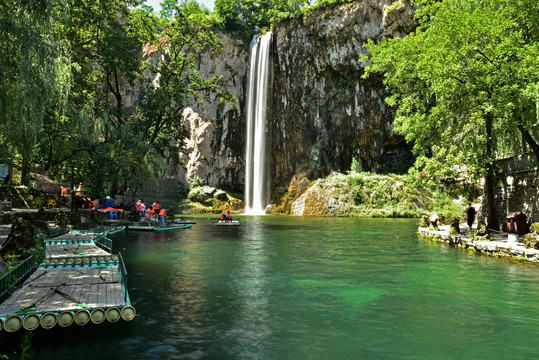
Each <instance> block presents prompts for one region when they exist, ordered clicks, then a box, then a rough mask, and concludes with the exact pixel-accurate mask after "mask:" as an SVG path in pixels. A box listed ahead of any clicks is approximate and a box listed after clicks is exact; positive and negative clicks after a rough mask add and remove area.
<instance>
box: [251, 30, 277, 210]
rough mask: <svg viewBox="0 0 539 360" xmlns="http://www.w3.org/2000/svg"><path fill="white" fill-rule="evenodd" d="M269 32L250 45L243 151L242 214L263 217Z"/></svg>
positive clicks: (265, 172)
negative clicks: (244, 146) (244, 145)
mask: <svg viewBox="0 0 539 360" xmlns="http://www.w3.org/2000/svg"><path fill="white" fill-rule="evenodd" d="M270 52H271V32H267V33H266V34H265V35H263V36H260V37H259V36H255V37H254V38H253V41H252V42H251V57H250V60H249V86H248V92H247V145H246V149H245V213H246V214H251V215H263V214H264V210H265V207H266V206H265V199H264V198H265V196H264V195H265V194H266V191H265V189H266V184H267V179H266V174H267V169H266V163H267V161H266V159H267V157H266V105H267V97H268V94H269V91H268V88H269V79H270Z"/></svg>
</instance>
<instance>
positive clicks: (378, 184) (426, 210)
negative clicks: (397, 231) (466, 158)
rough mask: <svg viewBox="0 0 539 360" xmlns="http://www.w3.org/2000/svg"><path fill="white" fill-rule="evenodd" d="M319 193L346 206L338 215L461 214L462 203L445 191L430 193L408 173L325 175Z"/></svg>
mask: <svg viewBox="0 0 539 360" xmlns="http://www.w3.org/2000/svg"><path fill="white" fill-rule="evenodd" d="M317 184H318V185H316V186H319V187H320V192H324V191H328V192H329V193H330V195H331V197H333V198H338V199H339V201H340V202H343V203H347V204H349V205H347V206H344V207H342V208H340V210H339V212H338V213H337V215H338V216H358V217H417V218H419V217H420V216H421V215H423V214H432V213H441V214H443V215H444V216H445V217H446V218H452V217H460V216H461V214H462V213H463V211H464V209H463V207H462V204H460V203H459V202H455V201H453V199H452V198H451V197H449V196H448V194H447V193H444V192H439V193H438V192H437V193H433V192H431V191H430V190H428V189H426V188H425V187H424V186H423V185H422V184H421V183H420V182H418V181H416V180H415V179H414V178H413V177H412V176H410V175H395V174H387V175H382V174H374V173H368V172H353V171H351V172H349V173H348V174H347V175H343V174H338V175H332V176H328V177H327V178H326V179H324V180H323V181H322V182H319V183H317Z"/></svg>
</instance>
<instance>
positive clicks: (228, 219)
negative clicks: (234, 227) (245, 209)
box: [226, 211, 232, 222]
mask: <svg viewBox="0 0 539 360" xmlns="http://www.w3.org/2000/svg"><path fill="white" fill-rule="evenodd" d="M226 221H227V222H231V221H232V214H231V213H230V211H227V212H226Z"/></svg>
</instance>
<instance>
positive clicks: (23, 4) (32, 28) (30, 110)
mask: <svg viewBox="0 0 539 360" xmlns="http://www.w3.org/2000/svg"><path fill="white" fill-rule="evenodd" d="M59 18H61V16H60V14H59V13H58V12H57V11H56V8H55V3H54V2H53V1H52V0H51V1H30V0H27V1H17V2H13V1H8V2H2V3H0V24H1V25H0V36H2V39H4V41H2V43H1V44H0V59H1V60H0V126H1V128H2V132H1V134H2V135H0V139H1V140H2V141H1V143H2V146H1V148H0V151H2V155H3V157H4V158H6V159H11V165H13V166H14V167H16V168H18V169H20V170H21V174H22V175H21V176H22V183H23V184H25V185H29V182H30V168H31V166H32V164H33V162H34V157H35V155H36V147H35V145H36V143H37V142H38V140H39V136H40V134H41V131H42V125H43V119H44V118H45V116H46V109H47V108H48V107H49V106H50V104H51V103H53V102H55V101H62V100H63V99H65V96H64V95H65V93H66V91H67V89H68V88H69V86H70V82H71V78H70V76H69V74H68V73H69V62H68V59H67V58H66V56H65V53H64V48H63V47H62V45H61V44H60V43H59V42H58V41H57V39H56V38H55V24H56V23H55V22H56V21H57V20H59Z"/></svg>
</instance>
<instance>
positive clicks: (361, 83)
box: [175, 0, 415, 211]
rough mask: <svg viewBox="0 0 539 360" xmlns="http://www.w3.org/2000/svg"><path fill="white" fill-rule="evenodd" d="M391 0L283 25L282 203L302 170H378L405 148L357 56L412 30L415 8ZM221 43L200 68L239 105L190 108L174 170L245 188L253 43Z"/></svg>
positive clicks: (279, 57) (274, 163) (275, 131)
mask: <svg viewBox="0 0 539 360" xmlns="http://www.w3.org/2000/svg"><path fill="white" fill-rule="evenodd" d="M391 3H393V0H365V1H361V2H355V3H351V4H347V5H343V6H341V7H339V8H336V9H331V10H320V11H318V12H315V13H314V14H312V15H311V16H309V17H308V18H306V19H304V20H303V22H300V21H296V20H294V21H289V22H286V23H282V24H279V25H278V26H276V28H275V30H274V39H273V82H272V84H273V86H272V92H271V93H272V96H271V99H270V103H271V105H270V106H269V109H268V114H269V119H268V137H269V138H268V144H270V145H269V146H270V151H271V153H270V155H269V158H270V159H271V160H270V163H269V164H268V165H269V173H270V176H271V188H272V189H273V191H272V194H273V195H272V196H273V200H274V201H275V202H277V201H278V198H279V197H280V196H282V195H283V193H284V190H281V191H275V189H278V188H280V189H286V187H287V185H288V183H289V182H290V180H291V179H292V177H293V176H294V175H295V174H297V173H299V172H300V171H304V170H310V171H311V172H312V174H313V178H316V177H321V176H325V175H327V174H329V173H330V172H331V171H332V170H337V171H343V170H348V169H349V168H350V164H351V162H352V158H353V157H354V158H356V159H357V160H358V161H359V163H360V166H361V167H362V169H363V170H367V171H377V170H381V169H383V168H384V167H385V166H387V164H388V163H389V160H391V158H392V157H393V158H394V157H395V156H396V155H398V154H399V152H400V151H401V150H402V149H403V148H405V146H404V142H403V139H402V137H399V136H397V135H396V134H394V133H393V127H392V126H393V125H392V124H393V117H394V112H393V111H392V110H391V109H389V108H388V107H387V105H386V104H385V102H384V98H385V97H386V96H387V95H388V94H387V93H386V92H385V90H384V86H383V83H382V77H381V76H371V77H370V78H368V79H362V78H361V76H362V75H363V73H364V70H363V69H364V66H365V64H364V63H360V62H359V58H360V56H361V55H363V54H365V49H364V47H363V46H364V44H365V43H366V42H367V40H368V39H373V40H375V41H380V40H383V39H385V38H388V37H394V36H403V35H404V34H405V33H407V32H410V31H411V30H413V29H414V27H415V23H414V21H413V16H412V12H411V10H410V8H409V7H407V6H404V5H399V6H398V7H397V8H396V9H394V10H392V11H391V12H389V13H388V11H387V9H388V6H390V5H391ZM220 39H221V42H222V43H223V53H222V54H220V55H219V56H218V57H212V56H210V55H209V54H208V55H207V56H203V57H202V58H201V61H200V63H199V71H200V72H201V73H202V74H204V75H206V76H215V75H223V77H224V81H225V85H226V86H227V88H228V89H230V90H231V91H232V93H233V94H235V95H236V96H237V98H238V100H239V101H238V104H237V105H236V108H235V109H230V108H229V107H225V108H223V107H221V106H220V105H219V104H218V100H217V99H213V100H211V101H206V102H203V103H193V104H192V106H191V108H192V110H188V111H186V112H184V116H185V124H186V129H188V130H189V133H190V134H191V137H190V139H188V141H187V144H186V145H187V150H188V151H187V154H186V155H182V156H181V163H182V164H183V167H178V168H177V169H176V171H175V172H176V174H177V175H176V177H177V179H179V180H182V181H185V180H188V179H189V178H191V177H193V176H198V177H201V178H203V179H205V180H206V182H207V183H208V185H211V186H216V187H221V188H227V189H233V190H236V191H242V190H243V187H244V168H245V165H244V161H245V160H244V149H245V142H244V132H245V127H246V126H245V118H246V110H245V109H244V104H245V102H246V99H245V96H246V92H247V89H246V88H247V66H248V56H249V54H248V49H247V46H246V45H244V44H241V43H239V42H238V41H236V40H233V39H231V38H230V37H228V36H226V35H220ZM297 195H298V196H299V195H300V194H297ZM290 200H292V199H290ZM290 210H291V209H290ZM290 210H289V211H290Z"/></svg>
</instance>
